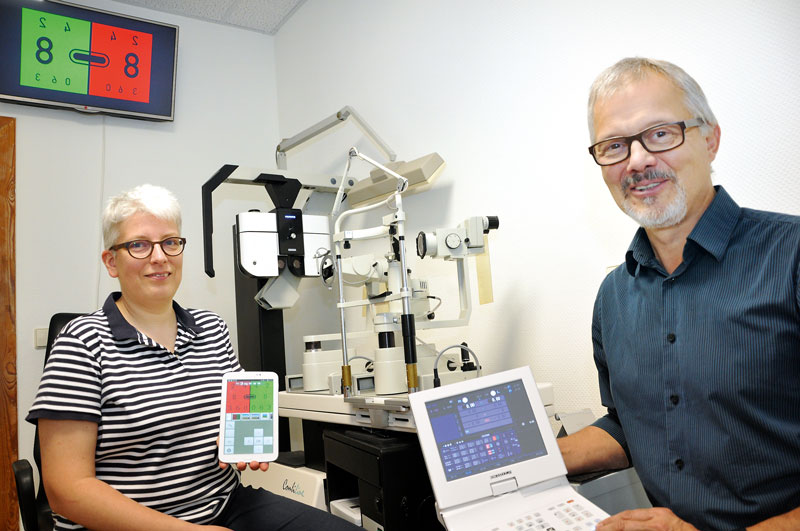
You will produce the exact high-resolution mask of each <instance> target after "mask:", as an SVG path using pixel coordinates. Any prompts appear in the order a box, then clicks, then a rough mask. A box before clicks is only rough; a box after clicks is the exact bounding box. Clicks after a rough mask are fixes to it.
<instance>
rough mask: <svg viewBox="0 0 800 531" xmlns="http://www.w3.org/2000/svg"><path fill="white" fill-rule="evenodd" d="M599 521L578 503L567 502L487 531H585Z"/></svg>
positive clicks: (573, 501)
mask: <svg viewBox="0 0 800 531" xmlns="http://www.w3.org/2000/svg"><path fill="white" fill-rule="evenodd" d="M601 520H602V518H600V517H599V516H598V515H596V514H594V513H593V512H592V511H591V510H589V509H586V508H585V507H583V506H582V505H581V504H580V502H576V501H575V500H567V501H564V502H561V503H559V504H556V505H552V506H549V507H546V508H541V509H537V510H534V511H530V512H527V513H523V514H521V515H518V516H515V517H514V518H511V519H510V520H508V521H506V522H502V523H500V524H497V525H494V526H492V527H490V528H489V529H488V531H529V530H536V531H586V530H587V529H594V528H595V527H596V526H597V524H598V523H599V522H600V521H601Z"/></svg>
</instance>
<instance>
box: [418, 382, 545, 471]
mask: <svg viewBox="0 0 800 531" xmlns="http://www.w3.org/2000/svg"><path fill="white" fill-rule="evenodd" d="M425 407H426V409H427V413H428V417H429V419H430V424H431V428H432V430H433V436H434V439H435V440H436V446H437V449H438V451H439V458H440V459H441V462H442V468H443V470H444V474H445V478H446V479H447V481H453V480H455V479H459V478H463V477H467V476H471V475H473V474H480V473H481V472H486V471H489V470H493V469H495V468H500V467H503V466H507V465H512V464H514V463H518V462H520V461H525V460H528V459H533V458H536V457H541V456H544V455H547V448H546V447H545V444H544V441H543V440H542V435H541V433H540V432H539V426H538V424H537V423H536V418H535V416H534V414H533V410H532V408H531V401H530V399H529V397H528V395H527V393H526V391H525V385H524V384H523V382H522V380H512V381H508V382H502V383H499V384H497V385H493V386H489V387H484V388H481V389H477V390H470V391H467V392H464V393H460V394H454V395H451V396H447V397H445V398H439V399H436V400H431V401H429V402H425ZM547 429H550V427H549V426H548V427H547Z"/></svg>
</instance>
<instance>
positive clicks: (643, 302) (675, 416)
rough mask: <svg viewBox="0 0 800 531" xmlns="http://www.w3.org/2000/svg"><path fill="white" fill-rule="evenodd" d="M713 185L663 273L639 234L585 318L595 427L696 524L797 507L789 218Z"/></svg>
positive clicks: (797, 266)
mask: <svg viewBox="0 0 800 531" xmlns="http://www.w3.org/2000/svg"><path fill="white" fill-rule="evenodd" d="M716 189H717V192H716V195H715V197H714V199H713V201H712V202H711V204H710V205H709V207H708V208H707V210H706V211H705V213H704V214H703V216H702V217H701V219H700V221H699V222H698V223H697V225H696V226H695V228H694V230H692V232H691V234H690V235H689V238H688V241H687V242H686V245H685V247H684V251H683V263H682V264H681V265H680V266H679V267H678V268H677V269H676V270H675V271H674V272H673V273H672V274H668V273H667V272H666V270H665V269H664V268H663V266H662V265H661V264H660V263H659V262H658V260H657V259H656V257H655V255H654V253H653V250H652V247H651V246H650V242H649V240H648V238H647V235H646V233H645V231H644V230H643V229H639V231H638V232H637V233H636V236H635V237H634V239H633V241H632V243H631V245H630V248H629V249H628V252H627V254H626V257H625V263H624V264H622V265H621V266H619V267H618V268H616V269H615V270H614V271H613V272H611V273H610V274H609V275H608V276H607V277H606V279H605V280H604V281H603V284H602V285H601V287H600V291H599V293H598V295H597V300H596V302H595V307H594V317H593V322H592V342H593V348H594V358H595V364H596V365H597V369H598V373H599V380H600V396H601V399H602V402H603V405H604V406H606V407H607V408H608V414H607V415H606V416H604V417H603V418H601V419H599V420H598V421H597V422H596V423H595V425H596V426H598V427H600V428H602V429H604V430H606V431H607V432H608V433H609V434H611V435H612V436H613V437H614V438H615V439H616V440H617V441H618V442H619V443H620V444H621V445H622V446H623V448H625V450H626V452H628V455H629V457H630V459H631V462H632V464H633V465H634V467H635V468H636V471H637V473H638V474H639V477H640V478H641V480H642V484H643V485H644V487H645V490H646V491H647V493H648V494H649V495H650V498H651V500H652V501H653V502H654V505H656V506H663V507H669V508H670V509H672V510H673V511H674V512H675V513H676V514H677V515H678V516H679V517H680V518H682V519H684V520H686V521H688V522H690V523H692V524H693V525H695V526H696V527H698V528H699V529H702V530H711V529H713V530H729V529H733V528H737V527H744V526H747V525H752V524H754V523H756V522H759V521H762V520H765V519H767V518H769V517H771V516H775V515H778V514H782V513H785V512H787V511H789V510H791V509H794V508H796V507H798V506H800V282H799V281H798V279H799V278H800V217H797V216H789V215H785V214H777V213H771V212H762V211H757V210H751V209H746V208H740V207H739V206H738V205H737V204H736V203H735V202H734V201H733V200H732V199H731V197H730V196H729V195H728V194H727V192H725V190H724V189H723V188H722V187H716Z"/></svg>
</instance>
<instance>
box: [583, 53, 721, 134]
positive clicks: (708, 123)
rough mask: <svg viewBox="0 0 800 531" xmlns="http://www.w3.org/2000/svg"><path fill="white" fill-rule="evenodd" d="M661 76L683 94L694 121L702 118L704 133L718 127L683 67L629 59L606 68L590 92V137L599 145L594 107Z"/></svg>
mask: <svg viewBox="0 0 800 531" xmlns="http://www.w3.org/2000/svg"><path fill="white" fill-rule="evenodd" d="M654 73H655V74H659V75H662V76H664V77H665V78H666V79H667V80H669V81H670V82H671V83H672V84H673V85H675V87H676V88H678V89H680V90H681V91H682V92H683V94H684V105H686V108H687V109H688V110H689V112H690V113H691V114H692V116H691V118H702V119H703V121H705V125H703V126H701V127H702V130H703V132H704V133H706V134H707V133H708V131H709V130H710V129H711V128H712V127H714V126H716V125H717V124H718V122H717V118H716V117H715V116H714V113H713V112H712V111H711V107H710V106H709V105H708V100H706V95H705V94H704V93H703V89H701V88H700V85H699V84H698V83H697V81H695V80H694V79H693V78H692V76H690V75H689V74H687V73H686V72H685V71H684V70H683V69H682V68H681V67H679V66H677V65H674V64H672V63H669V62H667V61H658V60H655V59H647V58H644V57H627V58H625V59H622V60H620V61H618V62H617V63H616V64H614V65H612V66H610V67H608V68H607V69H605V70H604V71H603V72H602V73H601V74H600V75H599V76H597V79H595V80H594V83H592V88H591V90H590V91H589V113H588V114H589V136H590V137H591V139H592V143H594V142H596V141H597V139H596V138H595V131H594V125H595V124H594V107H595V105H596V104H597V102H598V101H600V100H603V99H605V98H608V97H609V96H611V95H613V94H614V92H615V91H616V90H617V89H619V88H620V87H622V86H624V85H626V84H628V83H630V82H632V81H641V80H642V79H644V78H646V77H647V76H648V75H649V74H654Z"/></svg>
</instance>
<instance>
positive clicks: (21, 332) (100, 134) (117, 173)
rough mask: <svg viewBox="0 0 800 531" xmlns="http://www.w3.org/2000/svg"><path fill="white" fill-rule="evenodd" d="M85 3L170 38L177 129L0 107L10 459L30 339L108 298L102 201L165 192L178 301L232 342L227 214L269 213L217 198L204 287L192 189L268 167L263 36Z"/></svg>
mask: <svg viewBox="0 0 800 531" xmlns="http://www.w3.org/2000/svg"><path fill="white" fill-rule="evenodd" d="M83 3H84V4H85V5H91V6H94V7H100V8H103V9H107V10H109V11H113V12H118V13H125V14H129V15H134V16H140V17H143V18H149V19H152V20H159V21H163V22H168V23H172V24H176V25H178V26H179V27H180V34H179V39H180V44H179V54H178V76H177V94H176V98H175V99H176V108H175V121H174V122H171V123H169V122H168V123H154V122H146V121H139V120H131V119H123V118H115V117H107V116H106V117H103V116H85V115H81V114H78V113H77V112H73V111H68V110H54V109H42V108H35V107H28V106H22V105H13V104H8V103H0V115H4V116H12V117H15V118H16V120H17V136H16V141H17V175H16V192H17V194H16V212H17V226H16V229H17V240H16V242H17V263H16V271H17V346H18V347H17V371H18V374H17V377H18V399H19V400H18V408H19V449H20V455H21V456H22V457H28V458H30V454H31V445H32V441H33V428H32V427H31V426H30V424H28V423H27V422H24V418H25V415H26V414H27V411H28V409H29V408H30V405H31V403H32V402H33V398H34V396H35V391H36V388H37V386H38V382H39V378H40V376H41V367H42V360H43V356H44V350H43V349H34V346H33V329H34V328H37V327H47V324H48V321H49V318H50V316H51V315H52V314H53V313H55V312H59V311H85V312H88V311H93V310H94V309H96V308H97V307H99V306H100V305H101V304H102V302H103V301H104V300H105V297H106V296H107V294H108V292H109V291H111V290H114V289H118V284H117V283H116V280H113V279H110V278H109V277H108V275H107V273H106V271H105V268H103V267H102V264H101V262H100V259H99V256H100V250H101V235H100V227H99V223H100V214H101V211H102V207H103V204H104V201H105V200H106V199H107V198H108V196H110V195H112V194H116V193H118V192H120V191H122V190H124V189H128V188H131V187H133V186H135V185H137V184H140V183H143V182H151V183H155V184H161V185H164V186H167V187H168V188H170V189H171V190H173V191H174V192H175V194H176V195H177V196H178V199H179V201H180V203H181V205H182V207H183V221H184V224H183V225H184V228H183V234H184V235H185V236H186V237H187V238H188V245H187V248H186V256H185V259H184V270H183V285H182V287H181V289H180V291H179V292H178V295H177V300H178V301H179V302H180V303H181V304H183V305H184V306H188V307H201V308H209V309H213V310H215V311H217V312H218V313H220V314H221V315H222V317H223V318H224V319H225V320H226V321H227V322H228V324H229V326H230V327H231V329H232V330H233V331H234V332H235V330H236V327H235V326H236V320H235V307H234V298H233V280H232V278H233V273H232V271H233V270H232V264H231V262H232V260H231V243H230V240H231V237H230V226H231V225H232V223H233V214H234V213H236V212H239V211H242V210H246V209H247V208H250V207H251V206H260V207H261V208H264V207H267V208H271V207H269V204H268V200H267V199H266V193H258V192H257V191H256V189H255V188H253V187H241V186H238V187H237V186H233V185H223V186H222V187H220V188H219V189H218V191H217V193H215V194H214V203H215V266H216V271H217V277H216V278H215V279H209V278H208V277H206V275H205V274H204V272H203V254H202V249H203V245H202V228H201V206H200V205H201V202H200V197H201V195H200V187H201V185H202V184H203V183H204V182H205V181H206V180H208V179H209V178H210V177H211V176H212V175H213V174H214V173H215V172H216V171H217V170H218V169H219V168H220V167H221V166H222V165H223V164H226V163H232V164H242V165H246V166H253V167H261V168H265V169H267V168H274V167H275V164H274V157H273V153H272V152H273V150H274V146H275V145H276V144H277V143H278V141H279V140H280V138H279V135H278V121H277V101H276V84H275V66H274V39H273V38H272V37H270V36H267V35H264V34H261V33H257V32H251V31H244V30H238V29H235V28H232V27H229V26H222V25H217V24H210V23H205V22H200V21H197V20H193V19H188V18H182V17H177V16H172V15H166V14H162V13H155V12H152V11H147V10H143V9H137V8H133V7H130V6H127V5H122V4H117V3H114V2H110V1H101V0H94V1H88V0H87V1H85V2H83ZM240 188H250V190H240ZM262 197H263V199H264V200H260V199H261V198H262ZM256 199H258V200H256ZM234 340H235V334H234Z"/></svg>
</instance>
